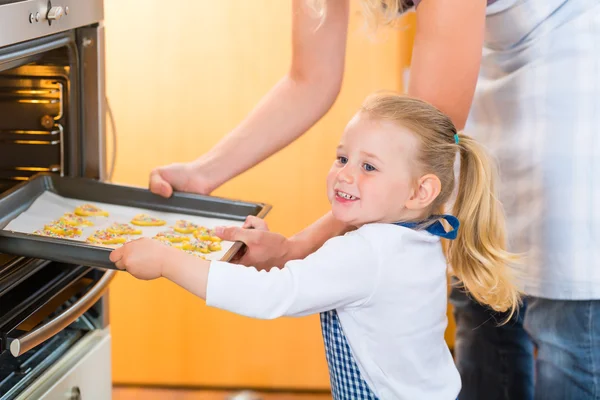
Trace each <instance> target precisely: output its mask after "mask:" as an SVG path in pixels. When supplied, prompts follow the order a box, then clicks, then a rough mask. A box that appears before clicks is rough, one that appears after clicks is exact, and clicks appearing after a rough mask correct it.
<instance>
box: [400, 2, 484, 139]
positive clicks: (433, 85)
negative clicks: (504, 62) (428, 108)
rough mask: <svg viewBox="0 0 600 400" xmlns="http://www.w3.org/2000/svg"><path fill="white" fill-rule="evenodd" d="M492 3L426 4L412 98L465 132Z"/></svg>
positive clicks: (413, 67) (420, 12)
mask: <svg viewBox="0 0 600 400" xmlns="http://www.w3.org/2000/svg"><path fill="white" fill-rule="evenodd" d="M486 5H487V1H486V0H469V1H456V0H422V1H421V3H420V4H419V6H418V7H417V28H416V33H415V42H414V46H413V52H412V61H411V68H410V71H411V72H410V83H409V87H408V94H409V95H411V96H413V97H417V98H420V99H422V100H425V101H427V102H429V103H431V104H433V105H434V106H436V107H437V108H439V109H440V110H441V111H442V112H444V113H445V114H447V115H449V116H450V118H451V119H452V121H453V122H454V124H455V125H456V127H457V128H458V129H459V130H460V129H463V128H464V126H465V123H466V121H467V116H468V114H469V109H470V108H471V103H472V101H473V94H474V92H475V85H476V84H477V76H478V74H479V65H480V63H481V53H482V48H483V36H484V29H485V9H486Z"/></svg>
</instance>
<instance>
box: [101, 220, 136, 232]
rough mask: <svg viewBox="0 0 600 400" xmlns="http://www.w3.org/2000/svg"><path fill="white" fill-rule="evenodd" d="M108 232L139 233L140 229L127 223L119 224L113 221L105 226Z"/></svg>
mask: <svg viewBox="0 0 600 400" xmlns="http://www.w3.org/2000/svg"><path fill="white" fill-rule="evenodd" d="M106 230H107V231H109V232H110V233H114V234H115V235H141V234H142V230H141V229H136V228H135V227H133V226H131V225H129V224H120V223H118V222H114V223H113V224H112V225H111V226H109V227H108V228H106Z"/></svg>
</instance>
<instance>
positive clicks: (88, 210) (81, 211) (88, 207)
mask: <svg viewBox="0 0 600 400" xmlns="http://www.w3.org/2000/svg"><path fill="white" fill-rule="evenodd" d="M75 214H77V215H79V216H81V217H108V211H104V210H102V209H101V208H98V207H96V206H95V205H93V204H84V205H82V206H79V207H77V208H76V209H75Z"/></svg>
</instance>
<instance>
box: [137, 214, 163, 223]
mask: <svg viewBox="0 0 600 400" xmlns="http://www.w3.org/2000/svg"><path fill="white" fill-rule="evenodd" d="M131 223H132V224H133V225H138V226H162V225H164V224H166V223H167V221H165V220H163V219H158V218H154V217H151V216H149V215H148V214H138V215H136V216H135V217H133V219H132V220H131Z"/></svg>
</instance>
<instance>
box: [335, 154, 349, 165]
mask: <svg viewBox="0 0 600 400" xmlns="http://www.w3.org/2000/svg"><path fill="white" fill-rule="evenodd" d="M337 160H338V162H339V163H340V164H346V163H347V162H348V157H344V156H339V157H338V158H337Z"/></svg>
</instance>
